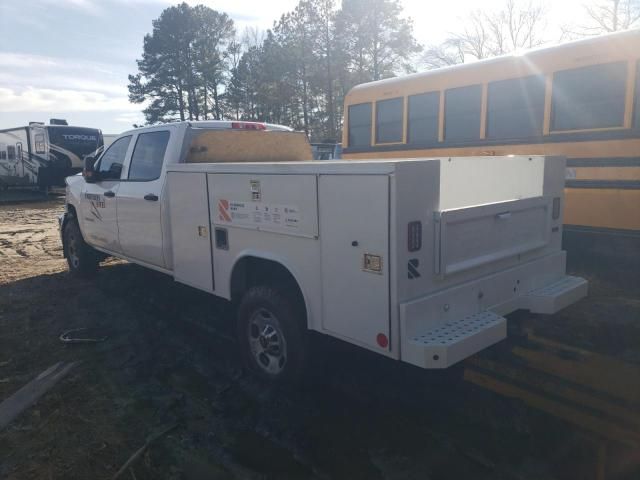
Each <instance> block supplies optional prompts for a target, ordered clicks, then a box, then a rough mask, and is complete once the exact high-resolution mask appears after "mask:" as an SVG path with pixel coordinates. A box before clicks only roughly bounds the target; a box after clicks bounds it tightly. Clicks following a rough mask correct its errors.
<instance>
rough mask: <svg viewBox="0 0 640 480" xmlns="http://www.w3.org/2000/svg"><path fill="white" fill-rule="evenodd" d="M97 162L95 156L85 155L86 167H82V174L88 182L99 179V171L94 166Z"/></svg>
mask: <svg viewBox="0 0 640 480" xmlns="http://www.w3.org/2000/svg"><path fill="white" fill-rule="evenodd" d="M95 163H96V159H95V157H92V156H88V157H84V168H83V169H82V176H83V177H84V181H85V182H87V183H95V182H97V181H98V172H96V170H95V168H94V164H95Z"/></svg>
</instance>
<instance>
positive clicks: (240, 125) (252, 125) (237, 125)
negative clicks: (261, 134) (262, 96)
mask: <svg viewBox="0 0 640 480" xmlns="http://www.w3.org/2000/svg"><path fill="white" fill-rule="evenodd" d="M231 128H234V129H236V130H266V129H267V126H266V125H265V124H264V123H256V122H231Z"/></svg>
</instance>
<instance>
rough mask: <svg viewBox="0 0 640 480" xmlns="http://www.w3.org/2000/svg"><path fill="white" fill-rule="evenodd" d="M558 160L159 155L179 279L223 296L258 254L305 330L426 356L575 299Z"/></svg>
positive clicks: (501, 332)
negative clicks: (286, 289)
mask: <svg viewBox="0 0 640 480" xmlns="http://www.w3.org/2000/svg"><path fill="white" fill-rule="evenodd" d="M564 171H565V161H564V159H563V158H560V157H541V156H534V157H520V156H514V157H465V158H442V159H418V160H396V161H377V160H376V161H357V162H347V161H336V162H317V163H316V162H292V163H280V164H272V163H270V164H258V163H244V164H207V163H202V164H177V165H170V166H169V167H168V176H167V189H168V190H167V193H168V200H167V204H168V209H169V219H170V230H171V242H172V247H171V248H172V252H173V255H172V262H173V265H172V268H173V274H174V277H175V279H176V280H177V281H180V282H183V283H186V284H188V285H191V286H194V287H197V288H199V289H202V290H205V291H208V292H211V293H213V294H216V295H218V296H221V297H224V298H227V299H230V298H231V296H232V291H231V290H232V282H233V275H234V269H236V267H237V265H239V262H240V261H241V259H243V258H247V257H257V258H263V259H268V260H272V261H274V262H277V263H279V264H280V265H282V266H284V267H285V268H286V269H287V270H288V271H289V272H290V273H291V275H292V276H293V277H294V278H295V280H296V282H297V284H298V285H299V287H300V290H301V292H302V295H303V297H304V302H305V306H306V310H307V322H308V328H309V329H312V330H315V331H318V332H322V333H325V334H328V335H332V336H334V337H337V338H340V339H343V340H345V341H347V342H350V343H353V344H357V345H360V346H362V347H364V348H368V349H370V350H373V351H375V352H378V353H380V354H383V355H386V356H389V357H391V358H395V359H399V360H403V361H406V362H409V363H412V364H414V365H418V366H421V367H426V368H444V367H448V366H450V365H452V364H454V363H456V362H458V361H460V360H462V359H464V358H466V357H468V356H470V355H472V354H474V353H475V352H477V351H479V350H481V349H483V348H485V347H488V346H490V345H492V344H493V343H495V342H497V341H499V340H501V339H503V338H505V336H506V320H505V318H504V317H503V315H505V314H507V313H509V312H512V311H514V310H516V309H520V308H523V309H528V310H531V311H532V312H539V313H554V312H556V311H557V310H559V309H561V308H564V307H565V306H567V305H569V304H571V303H573V302H575V301H576V300H578V299H579V298H581V297H583V296H584V295H586V292H587V282H586V281H585V280H583V279H581V278H577V277H570V276H566V275H565V252H563V251H562V250H561V239H562V210H563V208H562V207H563V186H564Z"/></svg>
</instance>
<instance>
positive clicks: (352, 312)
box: [318, 175, 389, 351]
mask: <svg viewBox="0 0 640 480" xmlns="http://www.w3.org/2000/svg"><path fill="white" fill-rule="evenodd" d="M318 198H319V210H320V246H321V251H322V300H323V302H322V303H323V315H322V317H323V327H324V329H325V330H327V331H328V332H331V333H335V334H337V335H336V336H338V337H343V338H346V339H349V340H352V341H354V343H358V344H360V345H362V346H365V347H368V348H371V349H373V350H376V351H386V350H388V349H389V347H388V346H385V347H381V346H380V344H379V343H378V340H377V339H378V335H380V334H383V335H385V337H386V338H387V339H388V338H389V178H388V177H387V176H384V175H368V176H366V175H323V176H320V178H319V181H318Z"/></svg>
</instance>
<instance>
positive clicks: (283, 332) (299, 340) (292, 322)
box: [237, 286, 307, 383]
mask: <svg viewBox="0 0 640 480" xmlns="http://www.w3.org/2000/svg"><path fill="white" fill-rule="evenodd" d="M300 318H301V312H300V307H299V306H298V305H297V302H296V301H295V299H294V298H291V296H290V295H286V294H285V293H283V291H282V290H281V289H276V288H273V287H267V286H256V287H251V288H249V290H247V292H246V293H245V294H244V296H243V297H242V300H241V302H240V306H239V308H238V324H237V335H238V340H239V343H240V348H241V350H242V355H243V357H244V361H245V364H246V365H247V366H248V367H249V369H250V370H251V371H253V372H255V373H256V374H258V375H259V376H260V377H261V378H263V379H265V380H268V381H272V382H278V383H281V382H284V383H288V382H295V381H297V380H299V379H300V378H301V376H302V373H303V371H304V368H305V365H306V357H307V331H306V328H305V327H304V325H303V324H302V322H301V321H300Z"/></svg>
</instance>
